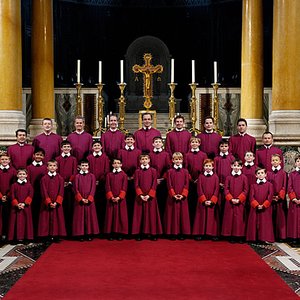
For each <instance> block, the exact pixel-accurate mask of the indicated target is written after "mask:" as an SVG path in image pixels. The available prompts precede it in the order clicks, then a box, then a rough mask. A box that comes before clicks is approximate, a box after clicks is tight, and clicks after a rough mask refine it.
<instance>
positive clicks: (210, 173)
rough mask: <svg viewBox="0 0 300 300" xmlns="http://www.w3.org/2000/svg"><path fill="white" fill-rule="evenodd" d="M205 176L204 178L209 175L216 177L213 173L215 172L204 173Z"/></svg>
mask: <svg viewBox="0 0 300 300" xmlns="http://www.w3.org/2000/svg"><path fill="white" fill-rule="evenodd" d="M203 174H204V176H208V175H210V176H213V175H214V172H213V171H210V172H206V171H204V173H203Z"/></svg>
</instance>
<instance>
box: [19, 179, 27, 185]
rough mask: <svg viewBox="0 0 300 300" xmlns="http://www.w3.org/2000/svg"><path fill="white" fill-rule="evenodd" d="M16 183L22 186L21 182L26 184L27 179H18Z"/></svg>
mask: <svg viewBox="0 0 300 300" xmlns="http://www.w3.org/2000/svg"><path fill="white" fill-rule="evenodd" d="M17 182H18V183H20V184H22V183H23V182H24V183H26V182H27V179H24V180H21V179H18V180H17Z"/></svg>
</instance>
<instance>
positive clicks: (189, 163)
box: [184, 151, 207, 181]
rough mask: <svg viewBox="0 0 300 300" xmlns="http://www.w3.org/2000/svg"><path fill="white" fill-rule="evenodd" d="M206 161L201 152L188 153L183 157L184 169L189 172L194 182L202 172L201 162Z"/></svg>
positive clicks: (205, 156) (204, 154)
mask: <svg viewBox="0 0 300 300" xmlns="http://www.w3.org/2000/svg"><path fill="white" fill-rule="evenodd" d="M205 159H207V155H206V153H204V152H202V151H198V152H191V151H190V152H188V153H187V154H186V155H185V157H184V167H185V168H186V169H187V170H188V171H189V174H190V176H191V178H192V180H193V181H196V180H197V179H198V177H199V175H200V173H202V171H203V162H204V160H205Z"/></svg>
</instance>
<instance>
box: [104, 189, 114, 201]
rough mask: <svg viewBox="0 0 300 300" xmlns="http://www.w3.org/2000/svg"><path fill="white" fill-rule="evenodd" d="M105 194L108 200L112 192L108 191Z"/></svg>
mask: <svg viewBox="0 0 300 300" xmlns="http://www.w3.org/2000/svg"><path fill="white" fill-rule="evenodd" d="M105 196H106V199H107V200H109V199H111V198H112V197H113V196H114V195H113V193H112V192H111V191H109V192H107V193H106V195H105Z"/></svg>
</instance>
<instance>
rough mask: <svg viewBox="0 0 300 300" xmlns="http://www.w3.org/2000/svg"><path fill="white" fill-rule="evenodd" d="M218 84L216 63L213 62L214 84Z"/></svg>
mask: <svg viewBox="0 0 300 300" xmlns="http://www.w3.org/2000/svg"><path fill="white" fill-rule="evenodd" d="M217 82H218V69H217V62H216V61H214V83H217Z"/></svg>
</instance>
